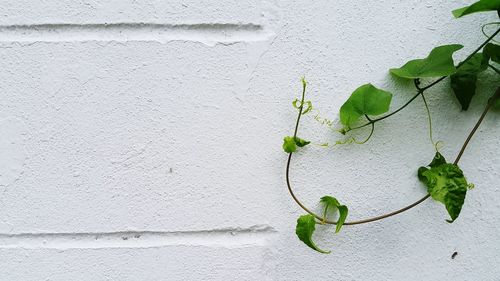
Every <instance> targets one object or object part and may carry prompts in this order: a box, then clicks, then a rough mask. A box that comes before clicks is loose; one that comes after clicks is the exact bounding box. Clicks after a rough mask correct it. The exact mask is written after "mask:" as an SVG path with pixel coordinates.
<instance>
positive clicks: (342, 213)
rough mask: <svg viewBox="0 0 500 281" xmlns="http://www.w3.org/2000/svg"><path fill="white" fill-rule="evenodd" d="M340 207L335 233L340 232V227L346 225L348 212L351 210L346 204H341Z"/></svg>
mask: <svg viewBox="0 0 500 281" xmlns="http://www.w3.org/2000/svg"><path fill="white" fill-rule="evenodd" d="M338 208H339V219H338V220H337V226H336V228H335V233H338V232H339V231H340V229H341V228H342V226H343V225H344V222H345V219H346V218H347V213H348V212H349V210H348V209H347V206H345V205H340V206H339V207H338Z"/></svg>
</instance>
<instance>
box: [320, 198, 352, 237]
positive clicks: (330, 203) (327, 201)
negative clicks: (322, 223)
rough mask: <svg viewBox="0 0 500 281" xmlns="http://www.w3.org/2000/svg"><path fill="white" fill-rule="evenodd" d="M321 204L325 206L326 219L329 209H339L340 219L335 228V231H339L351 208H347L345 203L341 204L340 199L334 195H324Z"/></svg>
mask: <svg viewBox="0 0 500 281" xmlns="http://www.w3.org/2000/svg"><path fill="white" fill-rule="evenodd" d="M319 202H320V203H321V204H323V206H324V208H325V209H324V219H325V220H326V214H327V211H328V209H330V210H335V209H338V210H339V219H338V220H337V226H336V228H335V233H338V232H339V231H340V229H341V228H342V225H344V222H345V220H346V218H347V214H348V212H349V210H348V209H347V206H345V205H340V203H339V201H338V200H337V199H336V198H334V197H332V196H323V197H321V199H320V200H319Z"/></svg>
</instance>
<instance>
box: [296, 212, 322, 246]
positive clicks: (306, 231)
mask: <svg viewBox="0 0 500 281" xmlns="http://www.w3.org/2000/svg"><path fill="white" fill-rule="evenodd" d="M314 230H316V219H315V218H314V216H313V215H303V216H300V217H299V218H298V219H297V227H296V228H295V234H297V237H299V239H300V241H302V242H304V243H305V244H306V245H307V246H309V247H311V248H312V249H314V250H316V251H318V252H320V253H323V254H329V253H330V251H324V250H321V249H320V248H318V246H316V244H314V242H313V241H312V235H313V233H314Z"/></svg>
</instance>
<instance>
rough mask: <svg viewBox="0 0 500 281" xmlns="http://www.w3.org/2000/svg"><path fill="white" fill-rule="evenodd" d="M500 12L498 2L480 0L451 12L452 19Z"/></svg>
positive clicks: (498, 0) (499, 0)
mask: <svg viewBox="0 0 500 281" xmlns="http://www.w3.org/2000/svg"><path fill="white" fill-rule="evenodd" d="M497 10H500V0H480V1H478V2H476V3H474V4H472V5H470V6H467V7H463V8H460V9H456V10H453V11H452V14H453V16H454V17H456V18H459V17H463V16H465V15H468V14H472V13H478V12H487V11H497Z"/></svg>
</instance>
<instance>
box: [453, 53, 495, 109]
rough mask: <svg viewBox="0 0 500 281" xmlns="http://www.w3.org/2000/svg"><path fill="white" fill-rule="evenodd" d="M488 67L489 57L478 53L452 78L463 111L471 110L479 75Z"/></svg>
mask: <svg viewBox="0 0 500 281" xmlns="http://www.w3.org/2000/svg"><path fill="white" fill-rule="evenodd" d="M487 67H488V57H487V56H485V55H483V54H482V53H477V54H475V55H474V56H472V57H471V58H470V59H469V60H468V61H466V62H465V63H464V64H462V65H461V67H460V68H458V71H457V72H456V73H455V74H452V75H451V76H450V83H451V88H452V89H453V92H454V93H455V96H456V97H457V99H458V101H459V102H460V104H461V105H462V110H467V109H468V108H469V104H470V102H471V100H472V97H473V96H474V95H475V94H476V81H477V75H478V74H479V73H480V72H482V71H484V70H486V68H487Z"/></svg>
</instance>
